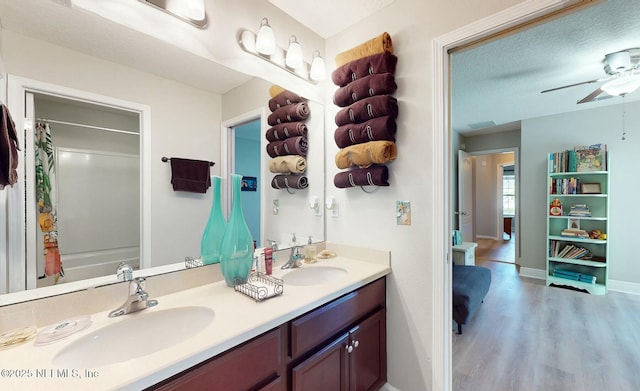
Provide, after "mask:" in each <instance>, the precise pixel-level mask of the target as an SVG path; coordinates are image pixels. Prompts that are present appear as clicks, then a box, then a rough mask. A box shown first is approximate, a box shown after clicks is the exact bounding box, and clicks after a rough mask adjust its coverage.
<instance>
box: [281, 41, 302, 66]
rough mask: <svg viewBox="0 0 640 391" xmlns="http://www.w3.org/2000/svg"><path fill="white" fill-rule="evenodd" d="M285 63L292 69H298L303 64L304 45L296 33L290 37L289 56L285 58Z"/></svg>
mask: <svg viewBox="0 0 640 391" xmlns="http://www.w3.org/2000/svg"><path fill="white" fill-rule="evenodd" d="M284 63H285V64H287V66H288V67H289V68H292V69H298V68H300V67H301V66H302V47H301V46H300V44H299V43H298V41H297V40H296V36H295V35H292V36H291V38H289V48H288V49H287V56H286V57H285V59H284Z"/></svg>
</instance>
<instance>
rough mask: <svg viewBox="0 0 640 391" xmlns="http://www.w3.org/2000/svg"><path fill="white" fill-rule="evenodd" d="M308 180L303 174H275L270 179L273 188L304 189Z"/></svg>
mask: <svg viewBox="0 0 640 391" xmlns="http://www.w3.org/2000/svg"><path fill="white" fill-rule="evenodd" d="M308 186H309V181H308V180H307V177H306V176H304V175H276V176H274V177H273V179H272V180H271V187H273V188H274V189H287V188H289V189H306V188H307V187H308Z"/></svg>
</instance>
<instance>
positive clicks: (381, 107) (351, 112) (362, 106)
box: [335, 95, 398, 126]
mask: <svg viewBox="0 0 640 391" xmlns="http://www.w3.org/2000/svg"><path fill="white" fill-rule="evenodd" d="M385 115H388V116H390V117H391V118H393V119H396V118H398V100H397V99H396V98H394V97H393V96H391V95H378V96H372V97H370V98H365V99H363V100H359V101H357V102H356V103H354V104H352V105H351V106H348V107H345V108H344V109H342V110H340V111H338V113H337V114H336V118H335V121H336V125H338V126H342V125H346V124H359V123H362V122H365V121H367V120H369V119H371V118H377V117H384V116H385Z"/></svg>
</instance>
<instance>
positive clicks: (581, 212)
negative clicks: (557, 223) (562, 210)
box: [569, 204, 591, 217]
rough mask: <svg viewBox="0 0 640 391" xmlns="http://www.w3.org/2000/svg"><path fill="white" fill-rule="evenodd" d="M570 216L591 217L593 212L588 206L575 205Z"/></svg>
mask: <svg viewBox="0 0 640 391" xmlns="http://www.w3.org/2000/svg"><path fill="white" fill-rule="evenodd" d="M569 216H575V217H591V211H590V210H589V207H588V206H587V204H575V205H573V206H571V209H569Z"/></svg>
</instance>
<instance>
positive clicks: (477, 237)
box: [476, 235, 498, 240]
mask: <svg viewBox="0 0 640 391" xmlns="http://www.w3.org/2000/svg"><path fill="white" fill-rule="evenodd" d="M476 239H491V240H498V238H497V237H495V236H489V235H476Z"/></svg>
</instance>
